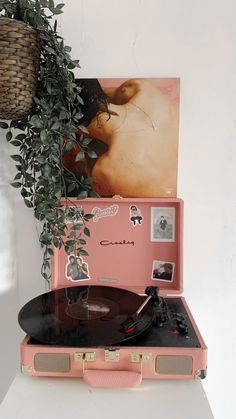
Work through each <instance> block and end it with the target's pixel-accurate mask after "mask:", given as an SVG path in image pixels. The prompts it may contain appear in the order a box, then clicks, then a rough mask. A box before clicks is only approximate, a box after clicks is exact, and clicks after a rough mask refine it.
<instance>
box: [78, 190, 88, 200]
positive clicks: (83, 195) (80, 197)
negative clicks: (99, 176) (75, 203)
mask: <svg viewBox="0 0 236 419" xmlns="http://www.w3.org/2000/svg"><path fill="white" fill-rule="evenodd" d="M87 197H88V192H87V191H82V192H80V193H79V194H78V196H77V198H78V199H85V198H87Z"/></svg>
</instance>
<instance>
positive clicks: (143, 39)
mask: <svg viewBox="0 0 236 419" xmlns="http://www.w3.org/2000/svg"><path fill="white" fill-rule="evenodd" d="M65 3H66V7H65V13H64V15H62V17H60V18H59V23H60V25H59V27H60V31H61V33H62V35H63V37H64V38H65V40H66V43H67V44H68V45H70V46H72V53H73V56H74V58H79V59H80V60H81V66H82V69H81V70H80V71H79V72H78V73H77V75H80V76H81V77H82V76H83V77H115V76H118V77H122V76H124V77H133V76H140V77H144V76H145V77H148V76H154V77H155V76H157V77H162V76H163V77H164V76H179V77H181V113H180V148H179V182H178V196H179V197H181V198H183V199H184V200H185V235H184V243H185V253H184V261H185V262H184V288H185V292H184V295H185V296H186V298H187V301H188V303H189V305H190V307H191V310H192V312H193V314H194V316H195V318H196V320H197V323H198V325H199V328H200V330H201V332H202V335H203V337H204V338H205V340H206V343H207V344H208V347H209V370H208V377H207V379H206V380H205V381H203V383H204V386H205V389H206V392H207V395H208V398H209V401H210V403H211V407H212V409H213V413H214V415H215V418H216V419H221V418H227V419H231V418H232V419H233V418H234V417H235V415H234V388H235V384H234V376H235V374H236V362H235V358H236V304H235V297H234V296H235V291H236V258H235V248H236V188H235V180H236V169H235V167H236V142H235V139H234V137H235V134H236V117H235V109H236V82H235V74H236V46H235V39H236V25H235V15H236V3H235V0H225V1H224V2H222V1H220V0H219V1H218V0H198V1H194V0H178V1H173V0H119V1H118V0H96V1H95V0H85V1H83V0H66V1H65ZM2 141H3V140H2ZM0 159H1V164H2V161H4V160H3V159H4V157H3V156H2V155H0ZM2 205H5V204H3V203H2V201H0V206H2ZM14 214H15V215H14V225H15V231H16V248H15V250H16V258H15V259H16V260H17V266H18V279H19V295H20V305H21V304H22V303H24V302H25V301H27V300H28V299H29V298H31V296H34V295H36V294H37V293H39V292H41V290H44V289H45V288H44V284H43V281H42V280H41V279H40V275H39V270H40V257H41V253H40V250H39V246H38V242H37V231H36V227H35V224H34V221H33V218H32V214H31V212H30V210H28V209H27V208H24V206H23V204H22V203H21V202H20V201H18V200H17V207H16V211H15V213H14ZM5 216H6V215H5ZM11 217H12V215H11V214H9V221H8V227H9V223H10V224H11V223H12V221H11V220H12V218H11ZM23 222H24V223H26V222H27V225H25V226H24V225H23ZM8 227H7V226H6V225H5V232H4V231H3V232H2V236H4V237H6V236H8V230H7V229H8ZM2 228H3V227H2ZM12 245H13V243H12ZM9 246H10V245H9ZM9 249H10V248H9ZM12 249H13V247H11V249H10V250H9V251H11V252H13V250H12ZM12 289H14V288H12ZM14 296H15V294H14V293H13V295H12V298H11V303H12V306H13V307H14V310H13V311H15V310H16V309H15V305H14V301H15V299H14V298H15V297H14ZM4 304H5V303H4ZM4 304H3V307H4ZM14 321H15V320H14ZM14 321H13V317H12V313H11V314H10V316H9V330H10V334H12V333H15V327H16V326H15V323H14ZM0 322H2V317H1V318H0ZM1 327H2V326H1ZM16 340H17V339H16Z"/></svg>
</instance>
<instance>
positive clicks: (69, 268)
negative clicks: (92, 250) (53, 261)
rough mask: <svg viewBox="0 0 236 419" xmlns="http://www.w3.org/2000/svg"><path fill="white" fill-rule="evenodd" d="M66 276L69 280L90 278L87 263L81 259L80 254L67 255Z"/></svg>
mask: <svg viewBox="0 0 236 419" xmlns="http://www.w3.org/2000/svg"><path fill="white" fill-rule="evenodd" d="M66 278H67V279H69V280H70V281H86V280H88V279H90V276H89V269H88V264H87V263H86V262H84V261H83V258H82V257H81V256H75V255H70V256H68V263H67V264H66Z"/></svg>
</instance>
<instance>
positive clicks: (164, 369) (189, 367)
mask: <svg viewBox="0 0 236 419" xmlns="http://www.w3.org/2000/svg"><path fill="white" fill-rule="evenodd" d="M192 371H193V359H192V357H191V356H183V355H160V356H157V357H156V372H157V373H158V374H170V375H171V374H173V375H191V374H192Z"/></svg>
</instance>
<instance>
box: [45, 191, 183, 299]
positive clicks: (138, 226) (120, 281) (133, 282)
mask: <svg viewBox="0 0 236 419" xmlns="http://www.w3.org/2000/svg"><path fill="white" fill-rule="evenodd" d="M62 203H63V204H64V203H65V200H62ZM69 206H70V207H72V208H73V209H74V208H76V207H77V208H78V207H79V208H81V207H82V208H83V210H84V213H86V214H88V213H93V214H94V217H93V218H92V219H91V220H90V221H89V222H88V223H87V227H88V228H89V230H90V237H86V236H84V238H85V240H86V242H87V243H86V245H85V246H84V248H85V250H86V251H87V252H88V253H89V256H83V257H82V259H80V260H78V259H77V258H76V257H74V258H73V256H74V255H73V254H71V255H70V256H69V255H67V254H66V252H65V250H64V249H63V248H61V249H60V250H58V249H56V248H54V256H53V258H52V280H51V288H52V289H58V288H63V287H70V286H76V285H103V286H113V287H118V288H125V289H127V290H130V291H133V292H136V293H140V294H141V293H144V291H145V288H146V287H147V286H158V287H159V289H160V294H161V295H167V294H168V295H172V294H180V293H181V292H182V285H183V201H182V200H181V199H175V198H169V199H166V198H148V199H146V198H145V199H144V198H121V199H113V198H97V199H95V198H88V199H86V200H80V201H79V200H77V199H75V198H70V199H69ZM75 222H78V220H76V219H75ZM67 225H68V227H70V226H72V225H73V220H71V219H68V220H67ZM78 264H80V265H81V264H82V266H83V273H82V272H81V269H79V270H78V267H77V265H78ZM81 273H82V275H81Z"/></svg>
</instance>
